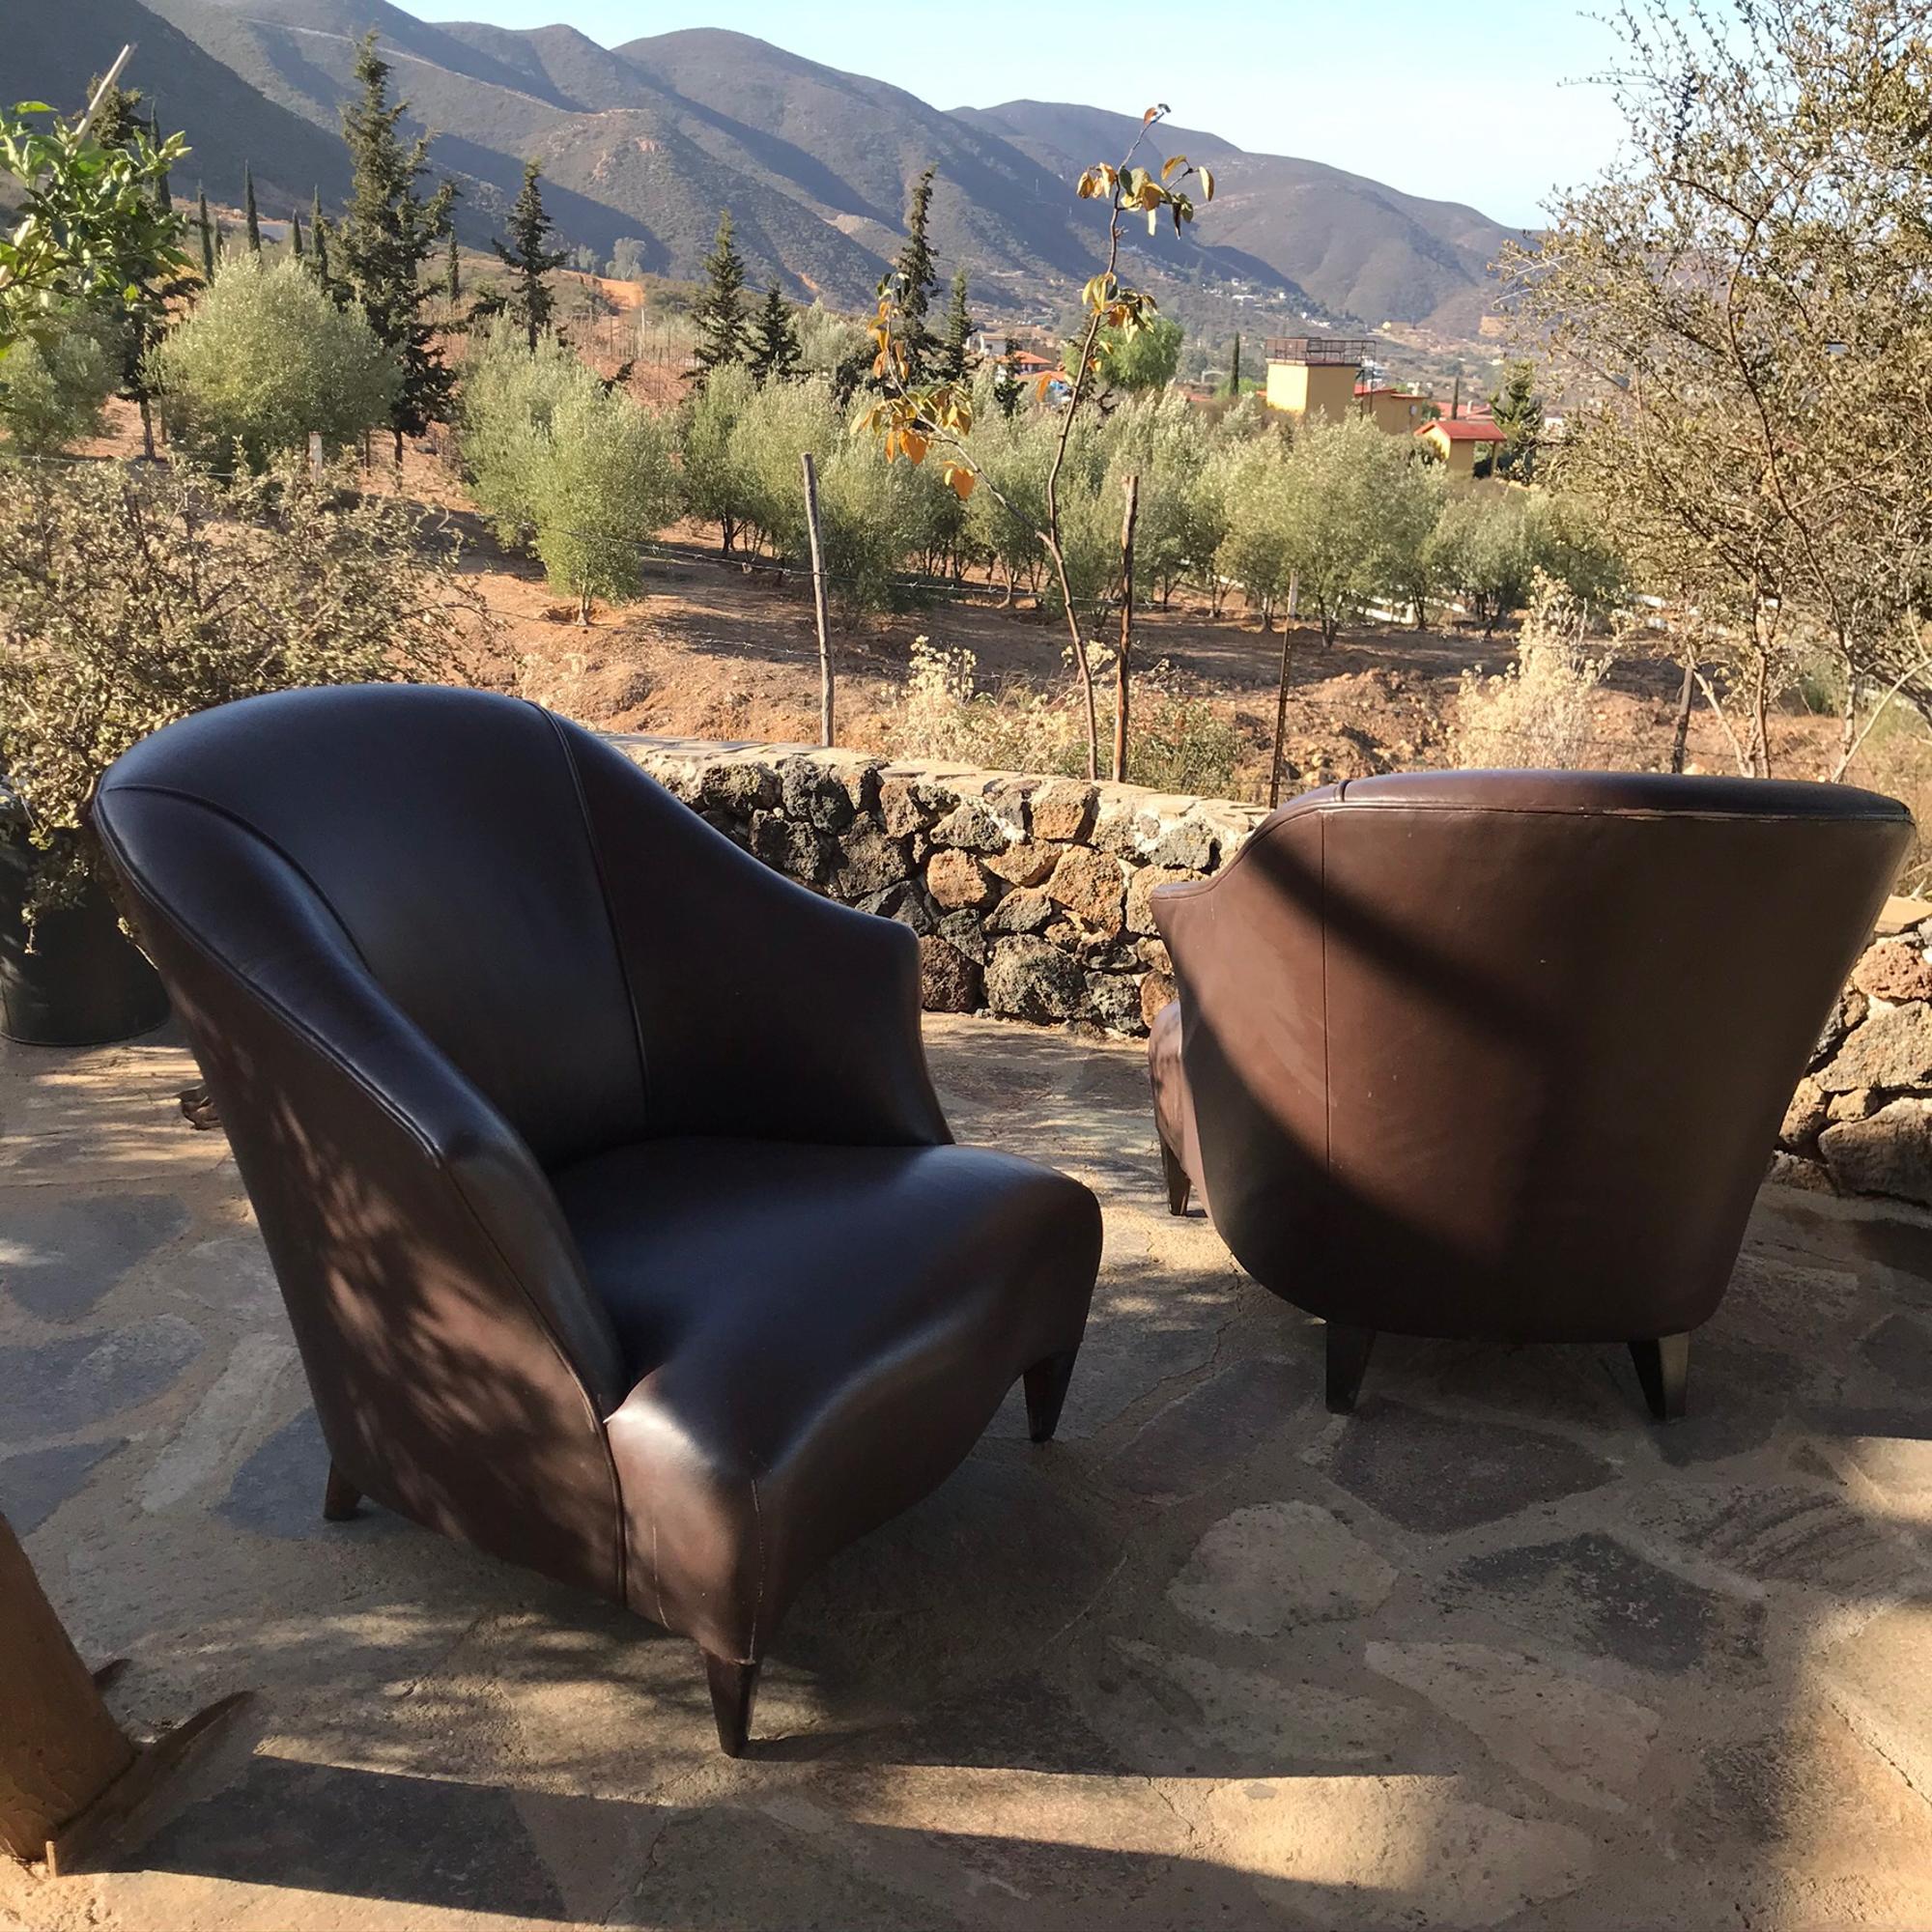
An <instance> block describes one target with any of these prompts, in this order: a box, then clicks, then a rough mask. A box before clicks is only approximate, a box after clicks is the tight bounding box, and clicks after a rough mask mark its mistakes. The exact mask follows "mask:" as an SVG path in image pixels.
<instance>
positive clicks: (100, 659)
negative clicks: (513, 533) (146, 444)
mask: <svg viewBox="0 0 1932 1932" xmlns="http://www.w3.org/2000/svg"><path fill="white" fill-rule="evenodd" d="M423 524H424V518H423V515H422V513H421V512H419V511H418V510H416V509H414V508H413V507H412V506H410V505H407V504H405V503H403V502H401V501H400V500H398V499H396V498H393V497H367V498H362V497H355V496H353V495H350V494H348V493H340V494H338V493H337V492H336V491H335V490H334V489H333V488H332V487H331V486H329V485H328V484H327V483H325V482H322V481H319V480H317V479H315V478H313V477H311V476H310V475H309V474H308V472H307V471H306V470H305V469H294V468H291V469H283V470H278V471H271V472H270V474H268V475H266V476H260V477H241V478H239V479H236V480H234V481H233V482H229V483H216V482H215V481H213V479H211V478H209V477H208V476H205V475H203V474H201V473H199V472H197V471H195V470H193V469H187V468H185V467H182V466H172V467H169V468H166V469H151V468H148V467H146V466H142V467H138V468H135V467H128V466H124V465H121V464H115V463H83V464H76V465H71V466H68V465H63V466H44V467H43V466H27V467H26V468H24V469H0V772H4V773H5V774H6V776H7V782H8V787H9V790H10V793H11V798H12V805H11V817H10V821H9V823H8V826H7V829H6V830H5V832H4V835H0V1031H4V1032H5V1033H6V1034H7V1035H8V1036H9V1037H13V1038H15V1039H23V1040H29V1041H33V1042H35V1043H40V1044H64V1045H72V1044H80V1043H85V1042H93V1041H99V1040H103V1039H111V1038H125V1037H128V1036H130V1035H132V1034H134V1033H138V1032H142V1031H145V1030H146V1029H147V1028H148V1027H151V1026H153V1025H155V1024H156V1023H157V1021H158V1020H159V1019H160V1017H162V1015H163V1014H164V1013H165V1011H166V1006H165V1002H164V1000H162V999H161V996H160V992H159V986H158V982H156V980H154V978H153V975H152V973H151V972H149V970H148V968H147V966H146V962H145V961H144V960H142V959H141V958H140V957H139V955H138V954H137V953H136V952H134V951H133V949H132V947H131V946H130V945H129V943H128V938H127V936H126V935H125V933H124V930H123V929H122V927H121V925H120V923H119V921H118V920H117V918H116V916H115V913H114V910H113V907H112V904H111V902H110V900H109V899H108V898H107V896H106V893H107V887H106V884H105V877H106V874H105V868H104V867H103V866H102V865H101V864H100V862H99V855H98V853H97V850H96V847H95V845H94V841H93V839H92V837H91V835H90V833H89V831H88V825H87V814H88V807H89V804H90V801H91V799H92V797H93V793H94V788H95V785H96V783H97V781H99V777H100V774H101V773H102V772H103V771H105V770H106V768H107V767H108V766H109V765H110V764H112V763H113V762H114V760H115V759H116V758H118V757H119V756H120V755H121V753H123V752H125V751H127V750H128V748H129V747H130V746H132V745H133V744H134V743H136V742H137V741H138V740H139V739H141V738H144V737H146V736H147V735H148V733H150V732H151V731H156V730H158V729H159V728H160V727H161V726H162V725H167V724H171V723H172V722H173V721H174V720H176V719H178V718H184V717H186V716H187V715H188V714H189V713H191V712H195V711H201V710H205V709H207V708H208V707H209V706H211V705H214V704H224V703H227V702H228V701H230V700H231V699H234V698H240V697H248V696H256V695H257V694H259V693H262V692H269V691H277V690H282V689H285V688H286V687H289V686H292V685H311V684H358V683H369V682H380V681H384V680H389V679H395V678H412V677H421V676H434V675H438V674H440V673H443V672H445V671H446V670H447V668H449V666H450V665H451V664H452V663H453V662H454V659H455V654H456V649H457V646H458V643H459V640H460V639H461V637H462V635H463V633H464V631H465V629H466V627H467V625H468V623H469V619H470V618H471V617H472V616H473V615H475V614H476V613H477V612H478V610H479V607H478V604H477V600H476V599H475V597H474V595H473V593H472V592H470V591H469V590H468V589H467V588H466V587H465V586H464V585H463V584H462V583H461V582H460V581H459V580H458V579H457V577H456V576H455V573H454V567H453V566H454V552H453V546H451V545H449V544H447V543H444V544H442V545H440V546H439V545H437V544H434V543H430V542H428V541H426V533H425V531H424V528H423Z"/></svg>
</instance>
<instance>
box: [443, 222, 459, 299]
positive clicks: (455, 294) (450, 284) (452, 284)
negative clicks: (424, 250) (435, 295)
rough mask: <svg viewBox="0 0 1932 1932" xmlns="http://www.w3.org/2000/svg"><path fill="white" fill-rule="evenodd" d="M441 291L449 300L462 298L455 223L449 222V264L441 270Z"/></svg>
mask: <svg viewBox="0 0 1932 1932" xmlns="http://www.w3.org/2000/svg"><path fill="white" fill-rule="evenodd" d="M442 292H443V294H444V295H446V296H447V297H448V298H449V299H450V300H451V301H453V302H454V301H461V300H462V299H463V268H462V265H461V263H459V262H458V260H457V258H456V224H455V222H453V221H452V222H451V223H450V224H449V265H448V267H447V268H446V269H445V270H444V271H443V289H442Z"/></svg>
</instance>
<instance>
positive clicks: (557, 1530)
mask: <svg viewBox="0 0 1932 1932" xmlns="http://www.w3.org/2000/svg"><path fill="white" fill-rule="evenodd" d="M95 822H96V825H97V827H98V829H99V833H100V836H101V838H102V839H103V841H104V842H105V845H106V848H107V850H108V852H109V854H110V855H111V857H112V860H113V863H114V865H115V867H116V868H117V869H118V871H119V872H120V874H121V877H122V879H123V880H124V882H125V883H126V885H127V887H128V891H129V892H130V894H131V895H132V899H133V906H134V910H135V913H136V916H137V919H138V922H139V925H140V928H141V932H142V936H143V940H144V943H145V945H146V946H147V947H148V949H149V950H150V952H151V953H152V955H153V957H154V959H155V961H156V965H157V966H158V967H159V968H160V971H161V974H162V977H163V978H164V979H165V980H166V981H167V983H168V986H169V989H170V990H171V992H172V993H173V995H174V997H175V1001H176V1006H177V1009H178V1010H179V1011H180V1013H181V1014H182V1016H183V1019H184V1020H185V1024H186V1027H187V1029H188V1032H189V1035H190V1037H191V1038H192V1040H193V1043H194V1047H195V1051H196V1053H197V1055H198V1057H199V1059H200V1061H201V1065H202V1069H203V1072H204V1073H205V1075H206V1077H207V1079H208V1082H209V1085H210V1086H211V1088H212V1089H213V1094H214V1098H215V1100H216V1102H217V1103H218V1105H219V1108H220V1112H221V1119H222V1122H223V1124H224V1125H225V1126H226V1128H227V1130H228V1135H229V1138H230V1140H231V1141H232V1142H233V1144H234V1149H235V1154H236V1159H237V1161H238V1163H239V1165H240V1167H241V1176H242V1179H243V1180H244V1181H245V1183H246V1185H247V1189H248V1193H249V1197H250V1199H251V1200H252V1201H253V1203H254V1206H255V1211H256V1214H257V1216H258V1218H259V1220H260V1223H261V1229H262V1234H263V1237H264V1239H265V1240H266V1241H267V1243H268V1247H269V1252H270V1257H271V1259H272V1261H273V1263H274V1266H275V1272H276V1275H277V1277H278V1278H279V1280H280V1283H281V1288H282V1293H283V1296H284V1299H285V1300H286V1302H287V1304H288V1310H289V1317H290V1320H291V1321H292V1322H293V1324H294V1327H295V1332H296V1337H297V1340H298V1343H299V1345H300V1349H301V1355H302V1361H303V1365H304V1367H305V1368H306V1370H307V1374H308V1380H309V1386H310V1388H311V1390H312V1391H313V1394H314V1398H315V1406H316V1409H317V1412H318V1414H319V1415H320V1417H321V1421H322V1428H323V1433H324V1435H325V1436H326V1438H327V1443H328V1448H329V1454H330V1456H331V1458H332V1459H333V1466H332V1469H331V1472H330V1477H329V1483H328V1490H327V1503H326V1513H327V1514H330V1515H340V1514H343V1513H346V1512H347V1511H350V1510H353V1509H354V1508H355V1503H356V1501H357V1499H358V1495H359V1494H361V1493H366V1494H368V1495H369V1496H371V1497H373V1498H375V1499H376V1500H378V1501H380V1502H382V1503H384V1504H386V1505H387V1506H389V1507H390V1508H392V1509H395V1510H398V1511H400V1512H402V1514H404V1515H405V1516H409V1517H412V1518H413V1519H414V1520H416V1521H418V1522H420V1523H423V1524H426V1525H427V1526H429V1527H430V1528H433V1529H437V1530H440V1531H442V1532H444V1533H445V1534H448V1535H452V1536H458V1537H463V1538H466V1539H468V1540H469V1541H470V1542H472V1543H475V1544H478V1545H480V1546H481V1547H482V1548H485V1549H488V1550H491V1551H494V1552H495V1553H496V1554H497V1555H499V1556H503V1557H506V1558H508V1559H509V1560H511V1561H512V1562H516V1563H521V1564H526V1565H528V1566H529V1567H530V1568H532V1569H535V1570H540V1571H543V1572H545V1573H546V1574H548V1575H550V1576H553V1577H561V1578H563V1579H564V1580H566V1581H568V1582H571V1583H576V1584H579V1585H581V1586H582V1587H583V1588H585V1589H587V1590H593V1591H596V1592H598V1593H599V1594H601V1595H603V1596H606V1597H611V1598H614V1599H616V1600H617V1601H619V1602H622V1603H625V1604H628V1605H630V1606H631V1607H632V1608H633V1609H635V1610H636V1611H638V1612H639V1614H640V1615H642V1616H645V1617H649V1618H651V1619H653V1620H654V1621H656V1622H658V1623H660V1624H663V1625H665V1626H667V1627H668V1628H669V1629H671V1630H675V1631H680V1632H683V1633H685V1634H689V1635H690V1636H692V1637H694V1638H696V1641H697V1643H698V1645H699V1646H700V1647H701V1649H702V1650H703V1652H704V1653H705V1658H706V1663H707V1668H708V1670H709V1674H710V1680H711V1690H712V1696H713V1700H714V1703H715V1705H716V1709H717V1717H718V1728H719V1738H720V1742H721V1743H722V1744H723V1745H724V1747H725V1749H726V1750H727V1751H730V1752H733V1753H734V1754H735V1753H736V1752H737V1751H738V1750H739V1749H740V1748H741V1747H742V1746H743V1744H744V1741H745V1737H746V1732H747V1727H748V1725H749V1722H750V1717H751V1703H752V1696H753V1690H754V1687H755V1683H756V1672H757V1668H758V1662H759V1660H760V1658H761V1657H762V1656H763V1655H764V1653H765V1651H766V1649H767V1648H768V1646H769V1645H770V1643H771V1640H772V1633H773V1631H774V1630H775V1629H776V1628H777V1625H778V1623H779V1620H780V1618H781V1616H782V1615H783V1614H784V1611H785V1607H786V1605H787V1604H788V1603H789V1602H790V1600H791V1598H792V1596H793V1595H794V1593H795V1592H796V1590H797V1589H798V1587H799V1585H800V1583H801V1582H802V1581H803V1580H804V1579H805V1577H807V1576H808V1575H810V1572H811V1571H812V1570H813V1569H814V1568H815V1567H816V1566H818V1565H819V1564H821V1563H823V1562H824V1561H825V1559H826V1558H827V1557H829V1556H830V1555H831V1554H832V1553H833V1552H834V1551H835V1550H837V1549H838V1548H840V1547H841V1546H842V1545H844V1544H846V1543H848V1542H850V1541H851V1540H852V1539H853V1538H855V1537H857V1536H860V1535H863V1534H864V1533H865V1532H866V1531H867V1530H869V1529H871V1528H873V1527H874V1526H876V1525H877V1524H879V1523H880V1522H882V1521H884V1520H886V1519H888V1518H889V1517H892V1516H893V1515H895V1514H896V1513H897V1512H898V1511H900V1510H903V1509H905V1508H906V1507H908V1506H909V1505H910V1504H912V1503H914V1502H916V1501H917V1500H918V1499H919V1498H920V1497H922V1496H923V1495H924V1494H926V1493H927V1492H929V1491H930V1490H932V1489H933V1488H934V1487H935V1486H936V1485H937V1484H939V1483H940V1482H941V1481H942V1480H943V1479H944V1478H945V1476H946V1475H947V1474H948V1473H949V1472H950V1471H951V1470H952V1468H953V1467H954V1466H955V1464H957V1463H959V1461H960V1460H961V1459H962V1457H964V1455H965V1454H966V1452H967V1450H968V1449H969V1448H970V1447H971V1446H972V1444H973V1442H974V1441H975V1440H976V1438H977V1437H978V1436H979V1435H980V1432H981V1431H982V1430H983V1429H984V1428H985V1426H986V1423H987V1422H988V1420H989V1419H990V1418H991V1416H992V1414H993V1412H994V1410H995V1409H996V1408H997V1407H998V1406H999V1405H1000V1403H1001V1401H1002V1400H1003V1398H1004V1397H1005V1395H1006V1392H1007V1390H1008V1389H1009V1387H1010V1386H1011V1385H1012V1383H1013V1382H1014V1380H1015V1379H1017V1378H1020V1377H1021V1376H1022V1375H1024V1378H1025V1382H1026V1393H1027V1406H1028V1414H1029V1420H1030V1423H1031V1427H1032V1433H1033V1435H1034V1438H1035V1440H1037V1441H1044V1440H1045V1439H1046V1438H1047V1437H1049V1436H1050V1435H1052V1434H1053V1429H1054V1425H1055V1422H1056V1420H1057V1418H1058V1415H1059V1410H1060V1406H1061V1402H1062V1399H1063V1397H1064V1396H1065V1389H1066V1383H1067V1378H1068V1376H1069V1374H1070V1372H1071V1368H1072V1363H1073V1355H1074V1351H1075V1350H1077V1349H1078V1347H1079V1344H1080V1339H1081V1333H1082V1330H1083V1328H1084V1325H1085V1322H1086V1318H1087V1306H1088V1301H1089V1298H1090V1296H1091V1294H1092V1292H1093V1287H1094V1271H1095V1268H1096V1266H1097V1264H1098V1258H1099V1240H1100V1226H1099V1210H1098V1207H1097V1205H1096V1203H1095V1202H1094V1197H1093V1196H1092V1194H1090V1193H1089V1192H1088V1190H1087V1189H1086V1188H1084V1187H1082V1186H1080V1185H1079V1184H1078V1183H1077V1182H1075V1181H1072V1180H1069V1179H1066V1178H1065V1177H1064V1176H1062V1175H1059V1174H1055V1173H1053V1172H1051V1171H1050V1170H1048V1169H1045V1168H1041V1167H1037V1166H1034V1165H1032V1164H1031V1163H1029V1162H1027V1161H1023V1160H1018V1159H1014V1158H1012V1157H1010V1156H1008V1155H1005V1154H1000V1153H993V1152H988V1151H980V1150H976V1149H968V1148H960V1147H954V1146H952V1145H951V1136H950V1135H949V1133H948V1131H947V1127H946V1122H945V1120H944V1118H943V1117H942V1115H941V1113H940V1109H939V1104H938V1101H937V1099H936V1097H935V1096H934V1094H933V1090H932V1084H931V1081H930V1078H929V1077H928V1074H927V1071H926V1065H925V1059H924V1055H923V1049H922V1046H921V1042H920V1032H919V1029H920V1009H919V972H918V958H917V947H916V942H915V941H914V938H913V935H912V934H911V933H910V932H909V931H908V930H906V929H905V928H904V927H903V926H900V925H896V924H894V923H891V922H889V921H887V920H882V919H875V918H872V917H869V916H867V915H866V914H862V913H857V912H853V911H850V910H848V909H846V908H844V907H842V906H838V905H835V904H832V903H830V902H829V901H827V900H824V899H821V898H818V897H816V896H814V895H812V894H810V893H809V892H807V891H806V890H804V889H803V888H802V887H799V886H795V885H793V884H791V883H789V882H788V881H786V880H784V879H782V878H781V877H780V876H778V875H777V874H776V873H774V872H771V871H768V870H766V868H765V867H762V866H760V865H758V864H757V863H756V861H754V860H753V859H752V858H750V857H748V856H747V855H746V854H744V853H743V852H741V851H739V850H738V849H737V847H736V846H734V845H733V844H732V843H731V842H730V841H729V840H728V839H726V838H724V837H723V836H722V835H720V834H719V833H717V832H715V831H713V830H712V829H711V828H710V827H709V826H707V825H705V824H704V823H703V822H702V821H701V820H700V819H699V818H698V817H697V816H696V814H695V813H693V812H691V811H689V810H686V809H685V808H684V807H683V806H682V805H680V804H679V803H678V802H677V801H676V800H675V799H673V798H671V797H670V795H669V794H668V793H667V792H665V791H664V790H663V789H662V788H660V787H659V786H658V785H656V784H654V783H653V782H652V781H650V780H649V779H647V778H646V777H645V776H644V775H643V774H642V773H641V772H639V770H637V768H636V767H635V766H633V765H632V764H631V763H630V762H629V761H628V760H627V759H625V758H624V757H623V756H622V755H621V754H620V753H617V752H615V751H614V750H612V749H611V747H610V746H608V745H605V744H603V743H601V742H600V741H598V740H597V739H596V738H594V737H592V736H591V735H590V734H588V733H587V732H584V731H582V730H579V729H577V728H576V727H575V726H573V725H567V724H564V723H563V722H562V721H560V720H558V719H556V718H554V717H552V716H551V715H549V714H548V713H546V712H543V711H540V710H538V709H536V708H535V707H534V706H531V705H527V704H523V703H520V702H517V701H516V700H514V699H510V698H504V697H496V696H488V695H486V694H482V693H477V692H467V691H455V690H447V689H437V688H409V687H401V686H393V687H392V686H381V687H365V688H352V689H346V690H329V691H298V692H290V693H286V694H282V695H279V696H271V697H263V698H254V699H250V700H247V701H245V702H243V703H240V704H234V705H228V706H225V707H222V708H221V709H219V710H215V711H212V712H207V713H204V714H202V715H201V716H199V717H195V718H191V719H188V720H186V721H185V722H184V723H182V724H179V725H172V726H170V727H169V728H168V729H166V730H164V731H161V732H159V733H157V734H156V736H154V737H153V738H150V739H149V740H147V741H146V742H145V743H144V744H142V745H140V746H138V747H137V748H136V749H135V750H134V751H132V752H131V753H128V755H127V756H126V757H124V758H123V759H121V761H120V762H119V763H118V764H116V765H115V766H114V768H113V770H112V771H111V772H110V773H109V774H108V775H107V777H106V779H105V781H103V783H102V785H101V788H100V792H99V799H98V801H97V805H96V810H95Z"/></svg>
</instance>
